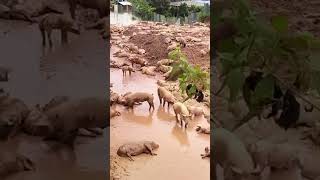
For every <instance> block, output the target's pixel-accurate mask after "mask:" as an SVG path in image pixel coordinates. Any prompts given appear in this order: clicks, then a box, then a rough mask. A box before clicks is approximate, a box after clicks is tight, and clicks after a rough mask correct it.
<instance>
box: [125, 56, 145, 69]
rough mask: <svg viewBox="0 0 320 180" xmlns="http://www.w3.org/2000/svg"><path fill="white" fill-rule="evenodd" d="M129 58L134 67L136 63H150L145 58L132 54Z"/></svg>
mask: <svg viewBox="0 0 320 180" xmlns="http://www.w3.org/2000/svg"><path fill="white" fill-rule="evenodd" d="M128 60H129V61H130V62H131V65H132V67H133V65H134V64H139V65H141V66H146V65H147V64H148V63H147V61H146V60H145V59H144V58H140V57H138V56H131V57H129V58H128Z"/></svg>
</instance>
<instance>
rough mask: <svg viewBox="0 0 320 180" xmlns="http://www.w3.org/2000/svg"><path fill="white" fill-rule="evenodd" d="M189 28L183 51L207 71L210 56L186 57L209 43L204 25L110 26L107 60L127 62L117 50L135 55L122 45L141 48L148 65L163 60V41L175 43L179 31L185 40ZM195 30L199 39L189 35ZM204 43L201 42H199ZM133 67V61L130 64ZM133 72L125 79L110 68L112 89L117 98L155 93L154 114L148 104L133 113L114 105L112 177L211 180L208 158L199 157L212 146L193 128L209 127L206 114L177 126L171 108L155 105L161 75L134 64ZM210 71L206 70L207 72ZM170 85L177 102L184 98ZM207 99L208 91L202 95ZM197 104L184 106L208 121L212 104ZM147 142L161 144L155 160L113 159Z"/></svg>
mask: <svg viewBox="0 0 320 180" xmlns="http://www.w3.org/2000/svg"><path fill="white" fill-rule="evenodd" d="M186 29H188V32H189V33H188V35H189V36H190V37H191V38H190V41H188V42H187V47H186V48H182V51H183V52H185V53H186V54H187V56H188V58H189V60H190V61H189V62H190V63H191V64H193V65H196V64H199V65H202V66H205V67H207V68H209V65H210V64H209V62H210V61H209V54H208V53H207V54H205V55H204V56H196V55H195V54H193V55H190V54H191V52H190V53H189V54H188V52H189V51H188V49H189V48H190V49H192V50H193V51H194V52H198V51H200V49H201V46H202V45H203V46H205V45H207V46H206V47H207V50H208V45H209V28H208V27H207V26H194V27H192V28H190V27H187V26H185V27H180V26H173V25H170V26H165V25H162V24H157V25H156V24H155V23H152V22H149V23H146V22H142V23H138V24H134V25H130V26H127V27H120V26H112V27H111V32H112V34H111V35H112V36H111V61H114V62H116V63H120V64H121V63H123V62H129V61H128V58H121V57H117V52H119V50H120V49H121V50H123V51H125V52H127V53H129V54H130V55H134V54H135V53H133V52H130V51H129V50H127V47H126V45H129V44H133V45H135V46H138V48H139V49H144V50H145V54H142V55H141V57H142V58H146V59H147V61H148V62H149V65H155V64H156V62H158V61H160V60H161V59H165V58H168V50H167V48H168V46H169V45H170V44H166V42H165V38H168V37H169V38H170V39H172V41H175V35H174V34H175V33H181V34H180V36H185V35H186V34H184V33H187V32H186ZM190 32H194V33H195V34H197V33H198V34H197V36H192V35H193V34H192V33H190ZM192 38H199V39H201V40H198V41H199V42H193V41H192ZM202 43H203V44H202ZM130 64H131V63H130ZM135 69H136V72H133V73H132V75H131V76H129V75H127V76H123V75H122V70H121V69H119V68H111V74H110V82H111V83H112V84H113V87H111V90H112V91H113V92H116V93H118V94H124V93H126V92H130V91H131V92H138V91H140V92H148V93H152V94H153V95H154V103H155V110H154V111H153V112H152V111H151V112H149V111H148V109H149V108H148V104H147V103H143V104H142V105H139V106H135V107H134V111H133V112H130V111H128V109H127V108H126V107H124V106H122V105H118V104H117V105H115V107H112V108H115V109H116V110H118V111H119V112H120V113H121V115H120V116H117V117H114V118H112V119H111V127H110V135H111V138H110V139H111V142H110V146H111V149H110V156H111V169H110V176H111V178H112V179H121V180H135V179H140V180H144V179H154V180H162V179H168V180H169V179H184V180H193V179H210V162H209V159H202V158H201V156H200V154H202V153H204V148H205V147H207V146H209V144H210V136H209V135H208V134H199V133H197V132H196V130H195V128H196V126H197V125H201V126H203V127H209V123H208V121H207V119H206V118H205V116H200V117H196V118H195V119H193V120H192V121H191V122H190V125H189V127H188V128H187V129H186V130H185V129H184V128H181V127H180V125H179V124H177V123H176V120H175V116H174V112H173V109H172V107H171V106H170V108H169V109H168V108H167V105H166V106H165V107H162V106H160V105H159V99H158V95H157V88H158V87H159V86H158V85H157V81H158V80H164V77H163V73H160V72H156V75H155V76H149V75H146V74H142V73H141V71H139V67H138V66H137V65H135ZM206 70H208V69H206ZM167 83H169V84H171V87H173V90H172V91H171V92H172V93H173V94H174V95H175V96H176V98H177V99H178V100H182V97H181V94H180V92H179V90H178V86H177V82H167ZM206 94H207V95H208V92H206ZM205 99H206V100H207V101H206V102H202V103H198V102H196V101H195V100H194V99H192V100H188V101H187V102H186V104H188V105H193V106H199V107H202V108H203V109H204V112H205V115H206V117H207V116H209V113H210V110H209V105H210V101H209V100H208V99H209V96H206V98H205ZM142 140H150V141H154V142H156V143H158V144H159V145H160V147H159V149H158V150H157V151H156V153H157V154H158V155H157V156H150V155H146V154H145V155H140V156H134V157H133V158H134V160H135V161H129V159H128V158H124V157H119V156H118V155H117V153H116V152H117V150H118V148H119V147H120V146H121V145H122V144H124V143H127V142H132V141H133V142H134V141H142Z"/></svg>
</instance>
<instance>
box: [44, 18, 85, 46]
mask: <svg viewBox="0 0 320 180" xmlns="http://www.w3.org/2000/svg"><path fill="white" fill-rule="evenodd" d="M39 29H40V31H41V35H42V45H43V46H45V45H46V34H47V36H48V39H49V45H50V46H52V39H51V32H52V30H54V29H59V30H61V41H62V43H67V42H68V32H71V33H74V34H77V35H79V34H80V31H79V30H78V29H76V28H75V27H74V21H73V20H72V19H70V18H68V17H67V16H66V15H63V14H54V13H51V14H47V15H45V16H44V17H43V18H42V19H41V20H40V22H39Z"/></svg>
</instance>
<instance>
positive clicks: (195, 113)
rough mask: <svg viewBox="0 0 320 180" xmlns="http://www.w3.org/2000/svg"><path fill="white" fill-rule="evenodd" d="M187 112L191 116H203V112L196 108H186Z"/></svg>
mask: <svg viewBox="0 0 320 180" xmlns="http://www.w3.org/2000/svg"><path fill="white" fill-rule="evenodd" d="M187 108H188V110H189V112H190V114H191V115H193V116H201V115H204V111H203V109H202V108H201V107H196V106H187Z"/></svg>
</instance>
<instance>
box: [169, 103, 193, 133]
mask: <svg viewBox="0 0 320 180" xmlns="http://www.w3.org/2000/svg"><path fill="white" fill-rule="evenodd" d="M173 111H174V113H175V115H176V120H177V122H180V123H181V127H182V125H183V124H182V123H183V122H182V121H184V123H185V128H187V126H188V123H189V120H190V118H191V115H190V113H189V111H188V108H187V107H186V106H185V105H184V104H183V103H181V102H176V103H174V104H173ZM178 115H179V116H180V120H179V119H178Z"/></svg>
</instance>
